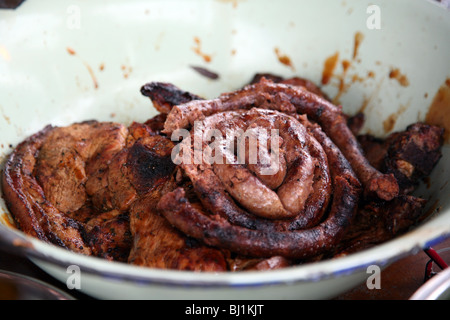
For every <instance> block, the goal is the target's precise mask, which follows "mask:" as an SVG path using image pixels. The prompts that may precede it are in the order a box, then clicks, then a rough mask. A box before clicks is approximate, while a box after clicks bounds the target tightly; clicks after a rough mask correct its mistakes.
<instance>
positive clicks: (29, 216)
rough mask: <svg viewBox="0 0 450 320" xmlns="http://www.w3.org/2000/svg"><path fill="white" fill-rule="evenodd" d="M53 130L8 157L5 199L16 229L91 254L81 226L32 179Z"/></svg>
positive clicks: (30, 141)
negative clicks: (52, 201) (40, 153)
mask: <svg viewBox="0 0 450 320" xmlns="http://www.w3.org/2000/svg"><path fill="white" fill-rule="evenodd" d="M54 130H56V129H55V128H54V127H51V126H47V127H46V128H44V129H43V130H42V131H40V132H38V133H36V134H34V135H33V136H31V137H30V138H28V139H26V140H25V141H24V142H22V143H21V144H19V145H18V146H17V147H16V149H15V150H14V151H13V153H12V154H11V155H10V156H9V158H8V160H7V162H6V165H5V169H4V172H3V178H2V188H3V197H4V199H5V203H6V205H7V206H8V209H9V210H10V212H11V213H12V214H13V217H14V219H15V222H16V224H17V227H18V228H19V229H21V230H22V231H23V232H24V233H25V234H27V235H30V236H33V237H36V238H38V239H40V240H43V241H46V242H50V243H54V244H57V245H59V246H61V247H64V248H67V249H69V250H72V251H74V252H78V253H83V254H87V255H89V254H91V249H90V248H89V246H88V245H87V244H86V243H85V241H84V239H83V237H82V235H81V233H80V225H79V223H78V222H77V221H75V220H73V219H71V218H69V217H67V216H65V215H64V214H63V213H62V212H61V211H59V210H58V209H57V208H56V207H55V206H54V205H53V204H52V203H51V202H50V201H48V200H47V198H46V196H45V194H44V191H43V189H42V187H41V186H40V185H39V184H38V182H37V181H36V179H35V178H34V177H33V174H34V170H35V167H36V157H37V156H38V154H39V150H40V148H41V147H42V145H43V144H44V143H45V140H46V138H47V137H48V136H49V135H51V134H52V133H53V131H54Z"/></svg>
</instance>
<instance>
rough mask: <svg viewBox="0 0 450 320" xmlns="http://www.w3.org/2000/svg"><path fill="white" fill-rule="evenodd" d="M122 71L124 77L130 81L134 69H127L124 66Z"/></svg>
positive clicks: (121, 68)
mask: <svg viewBox="0 0 450 320" xmlns="http://www.w3.org/2000/svg"><path fill="white" fill-rule="evenodd" d="M120 70H122V72H123V77H124V78H125V79H128V77H129V76H130V73H131V72H132V71H133V68H132V67H127V66H126V65H122V66H121V67H120Z"/></svg>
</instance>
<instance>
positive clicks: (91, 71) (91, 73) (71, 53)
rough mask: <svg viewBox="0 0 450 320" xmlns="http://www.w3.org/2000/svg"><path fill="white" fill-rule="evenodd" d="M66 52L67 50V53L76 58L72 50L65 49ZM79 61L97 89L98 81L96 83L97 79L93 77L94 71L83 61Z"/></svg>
mask: <svg viewBox="0 0 450 320" xmlns="http://www.w3.org/2000/svg"><path fill="white" fill-rule="evenodd" d="M66 50H67V53H68V54H70V55H71V56H77V53H76V51H75V50H74V49H72V48H70V47H67V48H66ZM81 61H82V62H83V64H84V66H85V67H86V69H87V71H88V72H89V75H90V76H91V79H92V82H93V83H94V88H95V89H98V81H97V78H96V77H95V73H94V70H93V69H92V68H91V66H90V65H89V64H88V63H87V62H85V61H83V60H81Z"/></svg>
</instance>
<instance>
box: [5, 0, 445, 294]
mask: <svg viewBox="0 0 450 320" xmlns="http://www.w3.org/2000/svg"><path fill="white" fill-rule="evenodd" d="M377 3H378V4H377V6H378V7H373V6H371V4H372V2H371V1H366V0H345V1H344V0H343V1H336V0H329V1H325V0H315V1H300V0H282V1H269V0H263V1H262V0H242V1H240V0H233V1H231V0H230V1H225V0H221V1H219V0H216V1H214V0H208V1H200V0H191V1H186V0H182V1H167V0H165V1H143V0H141V1H139V0H129V1H119V0H111V1H107V2H106V1H100V0H89V1H88V0H80V1H76V2H74V1H66V0H60V1H49V0H40V1H37V0H27V1H25V2H24V3H23V4H22V5H21V6H20V7H19V8H18V9H17V10H0V128H1V136H0V156H1V159H2V160H4V159H5V158H6V157H7V155H8V154H9V153H10V152H11V150H12V148H14V147H15V146H16V145H17V144H18V143H19V142H20V141H22V140H23V139H24V138H26V137H28V136H29V135H31V134H32V133H34V132H36V131H38V130H40V129H42V128H43V127H44V126H45V125H47V124H53V125H68V124H71V123H73V122H76V121H82V120H88V119H97V120H102V121H103V120H105V121H110V120H113V121H119V122H122V123H124V124H130V123H131V121H133V120H135V121H145V120H146V119H148V118H149V117H151V116H152V115H154V114H155V110H154V109H153V108H152V106H151V104H150V102H149V100H148V99H147V98H145V97H143V96H141V94H140V91H139V89H140V87H141V86H142V85H143V84H144V83H146V82H150V81H167V82H172V83H174V84H176V85H177V86H179V87H181V88H183V89H185V90H189V91H191V92H193V93H196V94H198V95H202V96H205V97H209V98H213V97H216V96H217V95H218V94H219V93H221V92H225V91H230V90H233V89H236V88H239V87H241V86H242V85H244V84H245V83H247V82H248V81H249V80H250V79H251V78H252V76H253V75H254V74H255V73H256V72H272V73H275V74H279V75H282V76H286V77H287V76H295V75H299V76H303V77H306V78H309V79H311V80H313V81H315V82H317V83H320V81H321V77H322V71H323V69H324V61H325V60H326V59H327V58H328V57H330V56H332V55H334V54H335V53H336V52H338V53H339V64H338V66H337V67H336V69H335V70H334V74H335V77H334V78H332V79H331V81H330V83H329V84H328V85H326V86H324V87H323V90H324V91H325V92H326V93H328V94H329V95H330V96H331V97H335V96H336V94H337V85H336V84H337V83H338V78H336V77H339V75H342V72H343V69H342V61H343V60H348V61H349V62H350V63H351V66H350V68H349V69H348V70H347V74H346V75H345V77H344V79H345V83H346V86H345V90H344V91H343V92H341V96H340V102H341V103H342V105H343V107H344V110H345V111H346V112H348V113H350V114H351V113H354V112H356V111H357V110H359V109H360V108H361V106H362V105H363V104H364V105H365V106H366V107H365V112H366V114H367V118H368V121H367V123H366V125H365V127H364V130H365V131H367V132H369V131H370V132H372V133H375V134H379V135H384V134H386V132H385V131H384V126H383V121H384V120H386V119H388V118H389V116H391V115H392V114H396V113H397V114H398V117H397V121H396V122H395V126H393V127H392V128H391V129H392V130H397V129H399V130H400V129H404V128H405V127H406V125H408V124H409V123H412V122H416V121H418V120H423V119H424V117H425V115H426V113H427V108H428V106H429V105H430V104H431V101H432V99H433V96H434V95H435V93H436V92H437V90H438V88H439V87H440V86H441V85H442V84H443V83H444V82H445V80H446V79H447V78H449V77H450V59H449V58H448V57H449V56H450V55H449V53H450V41H449V40H450V38H449V35H450V13H449V11H448V10H446V9H445V8H443V7H442V6H439V5H438V4H436V3H434V2H432V1H426V0H396V1H392V0H384V1H383V0H382V1H377ZM358 33H360V34H362V35H363V41H362V42H361V43H360V45H359V46H358V47H357V49H358V50H356V51H357V52H356V57H355V59H353V53H354V51H355V50H354V49H355V45H354V44H355V43H354V39H355V34H358ZM283 57H284V58H283ZM287 58H288V59H287ZM289 59H290V63H287V62H289ZM282 62H284V63H282ZM191 66H200V67H203V68H206V69H208V70H210V71H213V72H216V73H217V74H218V75H219V76H220V78H219V79H217V80H212V79H209V78H207V77H205V76H202V75H200V74H199V73H197V72H195V71H194V70H193V69H192V68H191ZM396 68H398V70H399V71H400V73H401V74H403V75H405V76H406V77H407V79H408V82H409V84H408V85H406V86H402V85H401V84H400V82H399V81H397V80H396V79H391V78H390V77H389V73H390V71H391V70H393V69H396ZM369 74H370V76H368V75H369ZM362 78H364V79H362ZM358 79H359V80H361V79H362V80H361V81H359V80H358ZM352 80H353V81H352ZM347 85H348V86H347ZM391 118H392V117H391ZM392 124H394V123H392ZM449 151H450V149H449V147H448V146H447V145H446V146H445V147H444V149H443V153H444V156H443V158H442V160H441V161H440V162H439V165H438V166H437V167H436V168H435V170H434V172H433V174H432V176H431V183H430V187H427V186H425V185H424V186H422V187H421V188H420V190H419V191H418V194H420V195H422V196H424V197H426V198H427V199H430V201H429V208H430V209H431V210H432V209H434V208H439V209H440V210H436V213H435V214H434V215H433V216H432V217H431V218H430V219H429V220H427V221H426V222H424V223H423V224H422V225H420V226H419V227H417V228H415V229H414V230H412V231H411V232H408V233H407V234H405V235H403V236H401V237H399V238H396V239H395V240H392V241H389V242H387V243H385V244H383V245H380V246H377V247H376V248H373V249H370V250H366V251H363V252H360V253H357V254H353V255H350V256H347V257H344V258H339V259H334V260H329V261H323V262H319V263H311V264H306V265H301V266H296V267H292V268H286V269H283V270H278V271H271V272H245V273H221V274H210V273H191V272H177V271H169V270H154V269H149V268H140V267H135V266H132V265H127V264H124V263H110V262H107V261H104V260H101V259H98V258H93V257H85V256H80V255H77V254H73V253H71V252H67V251H65V250H63V249H60V248H58V247H55V246H52V245H48V244H46V243H43V242H41V241H38V240H36V239H31V238H29V237H26V236H24V234H22V233H21V232H19V231H17V230H15V229H13V228H11V227H10V225H9V224H8V222H7V221H8V211H7V209H6V207H5V205H4V203H3V202H2V203H1V206H0V208H1V209H0V210H1V211H2V212H1V215H2V216H1V221H2V224H1V225H0V227H1V229H0V231H1V232H0V237H1V239H2V240H3V241H2V242H3V244H2V245H3V246H4V247H5V248H8V249H10V250H12V251H14V252H19V253H21V254H24V255H26V256H28V257H29V258H30V259H31V260H32V261H33V262H35V263H36V264H37V265H38V266H39V267H41V268H42V269H44V270H45V271H47V272H48V273H50V274H51V275H53V276H54V277H56V278H58V279H59V280H61V281H62V282H66V281H67V280H68V277H69V276H70V275H71V273H70V272H69V273H68V272H67V270H68V269H67V268H68V266H69V265H77V266H79V267H80V268H81V290H82V291H83V292H85V293H87V294H89V295H92V296H93V297H97V298H102V299H116V298H117V299H127V298H131V299H141V298H142V299H203V298H207V299H325V298H332V297H334V296H336V295H337V294H339V293H341V292H344V291H346V290H348V289H350V288H352V287H354V286H356V285H358V284H360V283H363V282H364V281H365V280H366V279H367V277H368V274H367V273H366V271H367V267H368V266H369V265H373V264H374V265H378V266H379V267H381V268H383V267H385V266H386V265H388V264H390V263H391V262H393V261H395V260H396V259H398V258H400V257H402V256H405V255H408V254H414V253H417V252H418V251H420V250H421V249H422V248H424V247H425V246H429V245H433V244H435V243H437V242H440V241H442V240H443V239H445V238H446V237H447V236H448V235H449V234H450V198H449V197H448V194H449V190H450V184H447V182H448V180H449V177H450V161H449V159H450V152H449ZM2 163H3V161H2ZM437 211H438V212H437Z"/></svg>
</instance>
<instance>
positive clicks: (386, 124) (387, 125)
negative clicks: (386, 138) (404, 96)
mask: <svg viewBox="0 0 450 320" xmlns="http://www.w3.org/2000/svg"><path fill="white" fill-rule="evenodd" d="M406 109H407V107H406V106H400V108H399V109H398V110H397V112H395V113H393V114H391V115H390V116H389V117H387V119H386V120H384V121H383V129H384V132H385V133H388V132H391V131H392V130H393V129H394V127H395V123H396V122H397V119H398V117H399V116H400V115H401V114H402V113H403V112H405V111H406Z"/></svg>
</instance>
